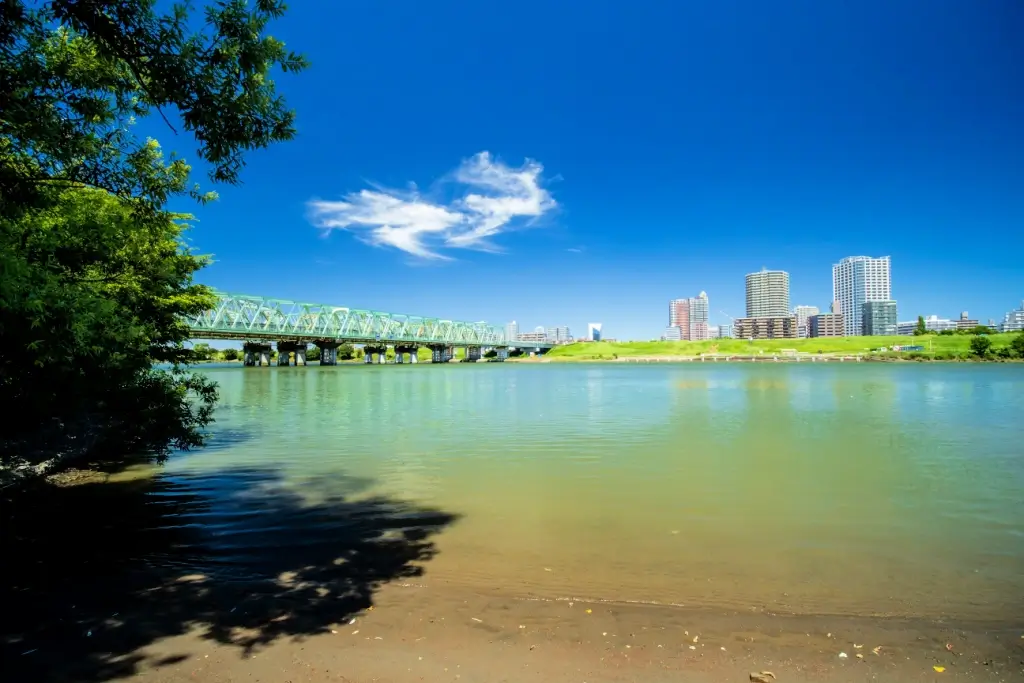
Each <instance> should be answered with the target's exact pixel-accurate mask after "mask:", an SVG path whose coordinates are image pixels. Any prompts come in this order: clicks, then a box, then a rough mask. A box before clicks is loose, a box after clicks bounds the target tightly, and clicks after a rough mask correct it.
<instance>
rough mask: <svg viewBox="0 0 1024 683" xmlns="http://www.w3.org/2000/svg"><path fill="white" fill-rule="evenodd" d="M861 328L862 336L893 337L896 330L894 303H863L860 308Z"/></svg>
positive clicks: (890, 301) (891, 301)
mask: <svg viewBox="0 0 1024 683" xmlns="http://www.w3.org/2000/svg"><path fill="white" fill-rule="evenodd" d="M861 328H862V331H863V333H864V336H867V337H876V336H886V335H895V334H896V331H897V329H898V322H897V320H896V302H895V301H893V300H891V299H890V300H889V301H865V302H864V303H863V305H862V306H861Z"/></svg>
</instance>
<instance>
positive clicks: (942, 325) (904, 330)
mask: <svg viewBox="0 0 1024 683" xmlns="http://www.w3.org/2000/svg"><path fill="white" fill-rule="evenodd" d="M968 322H971V321H968ZM973 322H974V325H972V326H971V327H974V326H975V325H977V324H978V321H977V320H975V321H973ZM917 325H918V322H917V321H916V320H905V321H903V322H900V323H896V334H904V335H911V334H914V332H916V331H917ZM924 329H925V331H926V332H947V331H952V330H958V329H961V327H960V321H958V320H950V319H949V318H940V317H939V316H937V315H930V316H928V317H927V318H925V319H924Z"/></svg>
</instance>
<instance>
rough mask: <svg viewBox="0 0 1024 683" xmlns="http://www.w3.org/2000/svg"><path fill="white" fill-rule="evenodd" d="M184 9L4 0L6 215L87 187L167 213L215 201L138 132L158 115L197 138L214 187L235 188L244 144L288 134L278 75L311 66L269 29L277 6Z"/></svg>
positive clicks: (0, 36)
mask: <svg viewBox="0 0 1024 683" xmlns="http://www.w3.org/2000/svg"><path fill="white" fill-rule="evenodd" d="M189 5H190V3H188V2H181V3H177V4H174V5H173V6H170V7H168V11H167V12H166V13H162V12H158V11H157V10H156V6H157V3H156V2H155V0H50V1H48V2H42V1H33V0H5V2H4V3H3V10H2V11H0V112H3V114H2V117H0V193H2V195H3V196H4V198H5V202H4V207H3V213H5V214H7V215H11V213H12V212H14V211H19V210H23V209H25V208H29V207H38V206H39V205H40V203H42V202H46V201H48V200H49V199H52V193H50V192H48V188H49V187H52V186H53V185H54V184H58V185H60V186H68V185H73V186H77V185H79V184H82V185H87V186H90V187H95V188H102V189H105V190H107V191H109V192H111V193H112V194H115V195H117V196H118V197H121V198H135V199H137V200H140V201H139V202H138V203H137V204H136V205H135V206H136V208H139V209H148V210H154V211H155V210H159V209H160V208H162V207H163V205H164V203H165V202H166V201H167V200H168V199H169V198H171V197H173V196H175V195H180V194H186V193H187V194H189V195H191V196H193V197H195V198H196V199H200V200H207V199H210V198H211V195H207V194H202V193H201V192H200V191H199V188H198V186H195V185H189V181H188V174H189V167H188V165H187V164H186V163H185V162H184V161H183V160H182V159H180V158H178V157H176V156H174V155H171V156H170V158H169V159H167V160H165V159H164V157H163V153H162V152H161V149H160V146H159V145H158V143H157V142H156V141H155V140H152V139H148V138H142V137H141V136H140V135H137V134H136V132H135V130H134V129H135V124H136V121H137V120H139V119H142V118H143V117H145V116H147V115H148V114H150V113H151V112H153V111H156V112H157V113H158V114H159V115H160V116H161V117H162V118H163V119H164V121H165V122H167V125H168V126H172V128H173V125H172V123H171V119H172V118H174V119H177V125H178V126H180V127H181V128H183V129H184V130H186V131H189V132H191V133H192V134H193V135H194V137H195V139H196V141H197V142H198V150H197V154H198V156H199V158H200V159H202V160H204V161H205V162H207V163H208V164H209V166H210V177H211V179H213V180H214V181H218V182H228V183H236V182H238V179H239V172H240V171H241V169H242V167H243V165H244V158H243V155H244V153H245V152H246V151H247V150H251V149H257V148H262V147H266V146H267V145H269V144H271V143H273V142H276V141H280V140H287V139H290V138H291V137H292V136H293V135H294V126H293V119H294V114H293V113H292V112H291V111H288V110H287V109H286V107H285V103H284V101H283V99H282V98H281V97H280V96H278V95H277V94H276V91H275V86H274V82H273V80H272V79H271V78H270V76H271V72H272V70H273V69H274V68H275V67H280V69H281V70H283V71H285V72H291V71H298V70H300V69H302V68H304V67H305V61H304V60H303V58H302V57H300V56H298V55H296V54H293V53H291V52H288V51H286V50H285V48H284V44H283V43H282V42H281V41H279V40H277V39H275V38H272V37H270V36H266V35H264V31H265V29H266V26H267V24H268V22H269V21H270V20H271V19H273V18H276V17H279V16H281V15H282V14H283V12H284V11H285V5H284V3H283V2H282V1H281V0H260V1H259V2H257V3H256V6H255V7H252V6H250V5H249V4H248V3H247V2H245V0H222V1H220V2H217V3H215V4H214V5H212V6H209V7H206V8H205V13H204V17H203V21H197V18H196V17H194V16H192V15H191V13H190V9H191V8H190V7H189Z"/></svg>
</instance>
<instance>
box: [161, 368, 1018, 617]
mask: <svg viewBox="0 0 1024 683" xmlns="http://www.w3.org/2000/svg"><path fill="white" fill-rule="evenodd" d="M205 372H207V373H208V374H209V376H210V377H211V378H213V379H215V380H216V381H217V382H218V383H219V384H220V387H221V404H220V407H219V409H218V412H217V423H216V425H215V426H214V430H213V432H214V437H213V440H212V442H211V446H210V448H208V449H205V450H201V451H197V452H194V453H190V454H185V455H182V456H178V457H175V458H173V459H172V460H171V461H170V463H169V464H168V465H167V466H166V468H165V471H164V472H163V473H162V474H161V476H162V477H166V478H167V479H168V480H170V481H178V482H186V484H185V485H186V486H187V482H190V481H199V482H203V484H202V487H203V490H205V491H207V492H208V493H212V494H216V493H217V491H218V486H217V485H210V484H209V481H211V480H210V479H209V475H213V474H216V475H217V477H222V476H224V475H225V474H228V475H229V474H230V473H231V472H232V471H233V470H237V471H246V472H253V471H259V472H262V473H267V472H268V471H269V472H272V473H273V481H272V483H271V484H264V485H269V486H272V487H273V488H274V490H277V491H280V490H286V491H289V492H291V493H293V494H294V495H297V496H300V497H301V498H302V499H303V500H306V501H308V502H310V503H312V504H315V503H316V502H317V501H323V500H328V499H336V498H340V497H348V498H349V499H351V500H360V499H386V500H397V501H403V502H405V503H409V504H411V505H415V506H417V507H421V508H423V509H430V510H437V511H442V512H443V513H444V514H448V515H451V516H452V519H453V521H452V523H450V524H445V525H444V527H443V529H439V531H438V533H437V534H436V535H435V536H434V538H433V541H434V543H435V544H436V550H435V551H434V552H432V553H431V557H432V559H430V561H429V562H428V563H426V565H425V574H424V576H425V577H426V579H427V580H430V581H433V582H435V583H437V584H444V585H448V586H453V585H454V586H462V587H466V588H470V589H473V590H476V591H483V592H488V591H501V592H502V593H503V594H504V595H522V596H533V597H540V598H548V599H557V598H573V599H588V600H596V601H602V600H608V601H621V602H650V603H657V604H668V605H686V606H699V607H713V608H727V609H748V608H751V607H756V608H759V609H768V610H772V611H777V612H785V613H793V614H844V615H886V616H909V617H927V618H954V619H956V618H962V619H981V620H986V621H987V620H997V621H998V620H1008V619H1013V618H1016V617H1019V613H1020V608H1021V602H1020V597H1021V596H1024V571H1022V569H1024V495H1021V491H1024V439H1022V433H1024V428H1022V416H1024V367H1021V366H1000V365H980V364H979V365H973V364H971V365H946V364H930V365H909V364H908V365H872V364H856V365H840V364H828V365H814V366H811V365H806V364H805V365H800V364H788V363H787V364H779V365H766V364H756V365H755V364H749V365H748V364H714V365H710V364H702V365H695V364H686V365H679V366H675V365H656V366H625V367H624V366H621V365H617V364H587V365H580V364H564V365H559V364H554V363H551V364H537V365H514V364H505V365H497V364H479V365H475V366H467V365H464V364H462V365H446V366H429V365H428V366H417V367H408V366H407V367H402V366H384V367H380V366H374V367H365V366H341V367H334V368H319V367H315V366H311V367H305V368H294V367H293V368H257V369H241V368H237V367H233V368H209V369H207V370H205ZM212 481H215V482H216V481H220V479H219V478H214V479H213V480H212ZM214 498H216V495H214ZM277 523H278V520H275V518H274V516H273V515H271V514H268V515H266V516H261V514H259V512H258V511H249V512H248V513H247V514H245V515H242V516H239V517H231V518H230V519H229V520H228V522H227V523H225V524H224V525H223V526H222V527H219V531H218V536H217V538H218V542H222V543H227V544H229V545H230V546H231V547H233V548H237V549H240V550H241V551H243V552H240V553H239V554H238V556H237V557H238V558H239V559H237V560H235V559H231V558H228V559H227V560H223V558H222V560H223V561H224V562H226V563H227V564H229V565H230V564H231V563H232V562H235V561H237V562H239V563H243V564H244V562H245V561H246V558H250V557H251V555H252V553H251V552H249V551H250V550H251V549H247V548H245V544H246V539H247V538H259V531H260V527H261V526H262V525H267V526H273V525H275V524H277ZM307 531H308V530H307ZM274 542H275V543H278V542H279V541H276V540H275V541H274ZM232 557H234V556H232Z"/></svg>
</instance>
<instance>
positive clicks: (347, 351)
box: [338, 342, 356, 360]
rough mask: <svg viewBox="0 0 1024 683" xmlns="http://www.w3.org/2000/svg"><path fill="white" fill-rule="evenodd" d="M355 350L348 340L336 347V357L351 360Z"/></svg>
mask: <svg viewBox="0 0 1024 683" xmlns="http://www.w3.org/2000/svg"><path fill="white" fill-rule="evenodd" d="M355 355H356V351H355V349H354V348H353V347H352V345H351V344H349V343H348V342H346V343H344V344H342V345H341V346H339V347H338V359H339V360H352V359H353V358H355Z"/></svg>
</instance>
